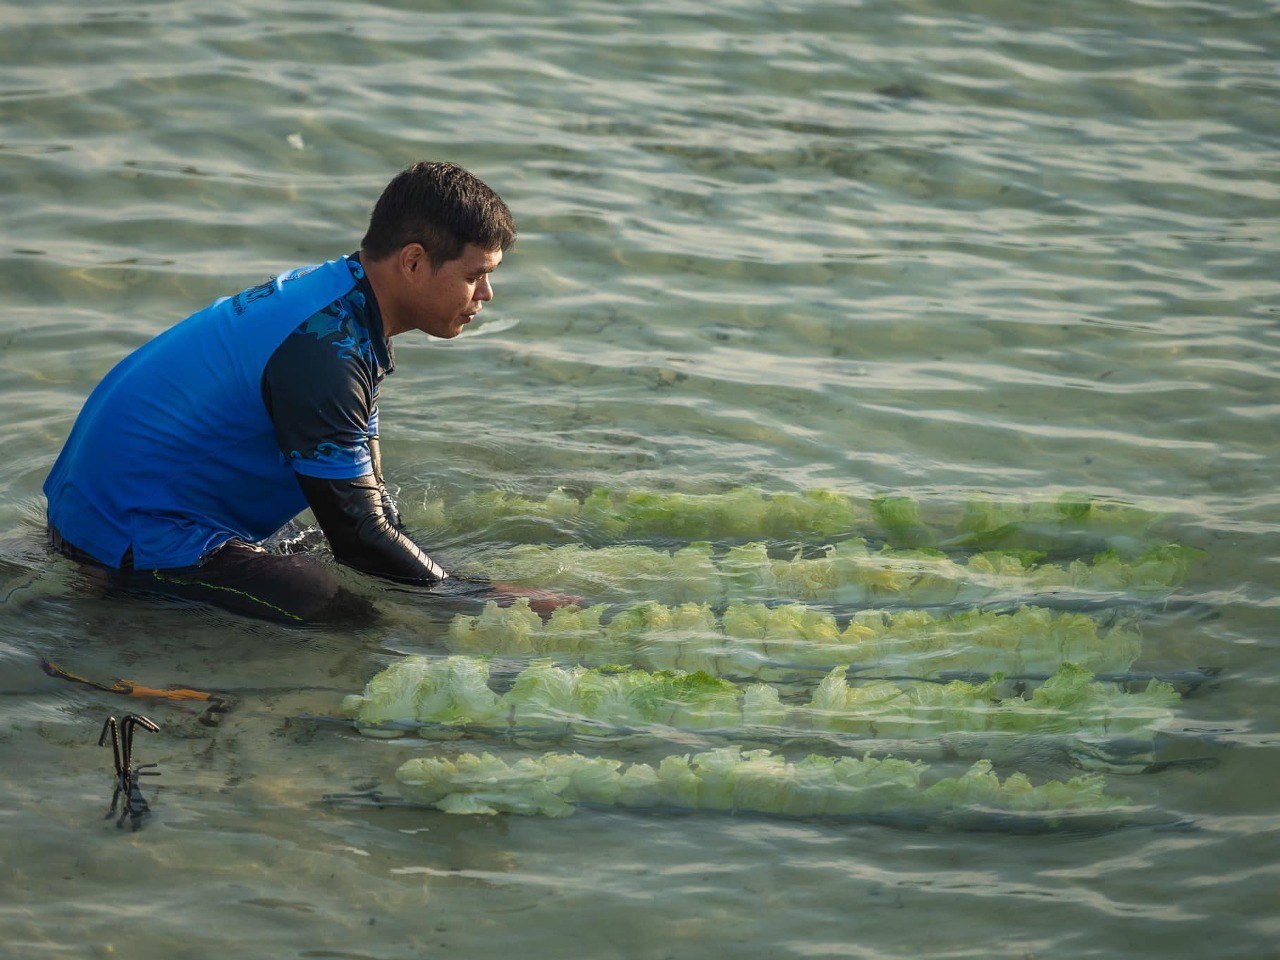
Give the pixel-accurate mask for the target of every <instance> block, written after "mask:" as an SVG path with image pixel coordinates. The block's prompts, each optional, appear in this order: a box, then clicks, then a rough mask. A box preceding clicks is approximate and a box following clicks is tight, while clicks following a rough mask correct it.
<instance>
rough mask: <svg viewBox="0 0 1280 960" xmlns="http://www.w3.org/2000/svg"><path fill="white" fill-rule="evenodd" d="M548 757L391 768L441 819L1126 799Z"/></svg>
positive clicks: (842, 772) (1098, 804) (1114, 802)
mask: <svg viewBox="0 0 1280 960" xmlns="http://www.w3.org/2000/svg"><path fill="white" fill-rule="evenodd" d="M621 766H622V764H621V763H620V762H619V761H617V760H607V759H601V758H592V757H583V756H580V755H578V754H556V753H548V754H545V755H543V756H542V757H538V758H532V757H526V758H523V759H521V760H517V761H515V762H514V763H510V764H508V763H507V762H506V761H504V760H502V759H500V758H498V757H495V756H493V755H492V754H488V753H485V754H481V755H478V756H477V755H475V754H469V753H468V754H463V755H461V756H459V757H457V758H454V759H448V758H444V757H420V758H416V759H413V760H409V761H407V762H406V763H404V764H403V765H402V766H401V767H400V768H399V769H398V770H397V771H396V779H397V781H399V783H400V788H401V791H402V793H403V795H404V796H405V798H406V799H408V800H410V801H412V802H414V803H419V804H424V805H429V806H433V807H436V808H437V809H440V810H443V811H445V812H446V813H470V814H475V813H485V814H492V813H499V812H502V813H522V814H541V815H543V816H550V817H563V816H568V815H569V814H570V813H572V812H573V810H574V805H575V804H578V803H589V804H596V805H605V806H612V805H617V806H623V807H674V808H678V809H684V810H723V811H731V810H741V811H751V812H757V813H768V814H779V815H783V816H798V817H810V816H848V815H886V814H894V813H908V814H915V815H920V814H926V815H935V816H937V815H948V814H954V813H956V812H960V811H965V810H975V809H978V810H982V811H1009V812H1020V813H1062V812H1078V811H1104V810H1112V809H1115V808H1117V807H1120V806H1123V805H1124V804H1125V802H1126V801H1124V800H1123V799H1120V798H1117V797H1111V796H1108V795H1107V794H1105V793H1104V792H1103V781H1102V778H1101V777H1098V776H1082V777H1074V778H1072V779H1071V780H1068V781H1065V782H1064V781H1049V782H1048V783H1045V784H1042V785H1040V786H1033V785H1032V784H1031V782H1030V781H1029V780H1028V779H1027V778H1026V777H1025V776H1023V775H1022V774H1016V773H1015V774H1013V775H1011V776H1010V777H1008V778H1007V779H1006V780H1003V781H1001V780H1000V779H999V778H998V777H997V776H996V775H995V774H994V773H993V772H992V769H991V764H990V763H989V762H987V761H985V760H982V761H979V762H977V763H975V764H974V765H973V767H971V768H970V769H969V771H968V772H967V773H965V774H964V775H962V776H959V777H948V778H944V779H941V780H937V781H936V782H934V783H933V784H932V785H929V786H924V785H923V781H924V779H925V778H926V774H927V772H928V768H927V767H926V766H925V765H924V764H921V763H918V762H914V761H907V760H896V759H882V760H878V759H874V758H870V757H865V758H861V759H858V758H853V757H844V758H841V759H835V758H831V757H821V756H810V757H807V758H806V759H804V760H800V761H798V762H795V763H792V762H788V761H787V760H785V759H784V758H782V757H780V756H777V755H775V754H772V753H770V752H769V751H767V750H747V751H743V750H742V749H741V748H739V747H724V748H721V749H719V750H712V751H709V752H706V753H697V754H693V755H686V756H672V757H667V758H665V759H664V760H662V761H661V762H660V763H659V764H658V765H657V766H656V767H654V766H652V765H650V764H647V763H633V764H631V765H630V766H629V767H627V768H626V769H625V770H620V768H621Z"/></svg>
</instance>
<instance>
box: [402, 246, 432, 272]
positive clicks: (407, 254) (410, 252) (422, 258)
mask: <svg viewBox="0 0 1280 960" xmlns="http://www.w3.org/2000/svg"><path fill="white" fill-rule="evenodd" d="M426 262H427V251H426V250H425V249H423V246H422V244H420V243H409V244H405V245H404V246H403V247H401V248H400V268H401V269H402V270H404V271H405V273H410V274H412V273H417V272H418V270H419V269H420V268H422V267H423V266H425V265H426Z"/></svg>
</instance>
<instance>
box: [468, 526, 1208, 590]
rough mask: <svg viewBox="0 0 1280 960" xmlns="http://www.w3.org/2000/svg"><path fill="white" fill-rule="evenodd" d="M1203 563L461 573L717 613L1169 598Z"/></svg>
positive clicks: (902, 561) (612, 562)
mask: <svg viewBox="0 0 1280 960" xmlns="http://www.w3.org/2000/svg"><path fill="white" fill-rule="evenodd" d="M1200 556H1201V552H1200V551H1198V550H1195V549H1192V548H1188V547H1182V546H1179V545H1177V544H1168V545H1165V546H1160V547H1153V548H1151V549H1150V550H1148V551H1146V552H1145V553H1143V554H1141V555H1140V556H1138V557H1137V558H1135V559H1131V560H1125V559H1122V558H1121V557H1120V556H1119V555H1118V554H1117V553H1115V552H1114V551H1105V552H1103V553H1100V554H1098V555H1097V556H1095V557H1094V558H1093V559H1092V560H1091V561H1083V560H1075V561H1072V562H1070V563H1068V564H1055V563H1039V562H1037V561H1038V560H1039V559H1040V557H1039V556H1038V555H1036V554H1028V553H1026V552H1025V551H988V552H984V553H978V554H974V555H972V556H970V557H969V558H968V559H967V560H963V561H961V560H956V559H953V558H952V557H949V556H948V555H946V554H944V553H941V552H939V551H936V550H928V549H917V550H891V549H888V548H885V549H881V550H873V549H871V548H870V547H869V546H868V544H867V543H866V541H865V540H860V539H853V540H845V541H842V542H841V543H839V544H836V545H835V546H829V547H826V548H824V549H823V551H822V553H821V554H820V555H819V556H814V557H804V556H796V557H795V558H794V559H791V560H785V559H777V558H773V557H770V556H769V553H768V550H767V548H766V546H765V545H764V544H763V543H750V544H744V545H741V546H737V547H733V548H731V549H729V550H728V551H727V552H725V553H723V554H721V555H719V556H716V555H715V553H714V551H713V550H712V547H711V545H710V544H707V543H694V544H690V545H689V546H687V547H683V548H681V549H679V550H675V551H672V552H667V551H664V550H655V549H652V548H649V547H642V546H634V545H628V546H616V547H602V548H598V549H589V548H585V547H582V546H579V545H577V544H571V545H567V546H562V547H548V546H541V545H531V544H524V545H520V546H516V547H513V548H511V549H510V550H509V551H506V552H504V553H501V554H498V555H496V556H491V557H489V558H487V559H485V560H483V561H481V560H473V561H471V562H470V563H467V564H463V565H462V568H461V570H460V571H459V572H460V573H462V574H464V575H486V576H490V577H492V578H493V579H495V580H503V581H507V582H514V583H522V584H527V585H531V586H537V587H545V588H550V589H554V590H560V591H565V592H569V593H576V594H581V595H585V596H590V597H596V598H599V599H601V600H628V599H632V600H634V599H640V598H642V599H649V600H656V601H659V602H662V603H686V602H694V603H711V604H718V603H723V602H725V601H729V600H735V599H737V600H752V599H760V600H764V599H791V600H810V601H821V602H825V603H835V604H842V605H850V606H871V605H875V604H878V603H884V602H894V603H900V604H912V605H918V606H936V605H942V604H951V603H969V602H976V601H981V600H985V599H989V598H991V597H993V596H999V595H1007V594H1017V595H1027V594H1036V593H1055V592H1073V593H1074V592H1083V593H1097V592H1101V593H1127V594H1132V595H1136V596H1140V597H1149V596H1154V597H1160V596H1165V595H1167V594H1168V593H1169V591H1170V590H1171V589H1172V588H1173V587H1175V586H1177V585H1178V584H1180V583H1181V582H1182V580H1183V579H1184V578H1185V577H1186V574H1187V570H1188V568H1189V567H1190V565H1191V564H1192V563H1193V562H1194V561H1195V560H1196V559H1198V558H1199V557H1200Z"/></svg>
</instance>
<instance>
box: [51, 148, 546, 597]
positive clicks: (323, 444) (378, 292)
mask: <svg viewBox="0 0 1280 960" xmlns="http://www.w3.org/2000/svg"><path fill="white" fill-rule="evenodd" d="M515 237H516V229H515V223H514V221H513V219H512V216H511V211H510V210H508V209H507V205H506V204H505V203H504V202H503V201H502V199H501V198H500V197H499V196H498V195H497V194H496V193H494V192H493V190H491V189H490V188H489V187H488V186H486V185H485V184H484V183H483V182H481V181H480V180H479V179H477V178H476V177H474V176H473V175H471V174H470V173H468V172H467V171H466V170H463V169H462V168H461V167H458V166H456V165H454V164H449V163H419V164H416V165H415V166H413V167H410V168H409V169H407V170H405V171H403V172H402V173H400V174H399V175H397V176H396V177H395V178H394V179H393V180H392V181H391V183H390V184H388V185H387V188H386V189H385V190H384V191H383V193H382V196H381V197H380V198H379V199H378V202H377V204H376V205H375V206H374V209H373V215H372V217H371V218H370V221H369V230H368V232H367V233H366V234H365V237H364V239H363V240H362V241H361V245H360V250H359V252H358V253H354V254H351V255H350V256H346V257H341V258H339V259H337V260H332V261H329V262H328V263H323V264H319V265H317V266H312V267H303V268H300V269H297V270H292V271H290V272H288V273H285V274H282V275H280V276H279V277H276V278H275V279H273V280H269V281H267V282H266V283H263V284H261V285H259V286H256V287H251V288H249V289H248V290H245V291H242V292H241V293H238V294H236V295H235V296H233V297H227V298H223V299H221V300H218V301H216V302H214V303H213V304H211V305H210V306H208V307H206V308H205V309H204V310H201V311H199V312H198V313H195V314H193V315H192V316H190V317H188V318H187V319H186V320H184V321H183V322H181V323H179V324H178V325H177V326H175V327H172V328H171V329H169V330H167V331H165V332H164V333H162V334H161V335H160V336H158V337H156V338H155V339H154V340H152V341H150V342H149V343H147V344H144V345H143V346H142V347H141V348H139V349H138V350H136V351H135V352H134V353H132V354H130V355H129V356H127V357H125V359H124V360H122V361H121V362H120V363H119V364H118V365H117V366H116V367H115V368H114V369H113V370H112V371H111V372H110V373H108V374H107V376H106V377H105V378H104V379H103V381H102V382H101V383H100V384H99V385H98V387H97V388H96V389H95V390H94V391H93V393H92V395H91V396H90V397H89V399H88V401H87V402H86V403H85V406H84V409H83V410H82V411H81V413H80V416H79V418H78V419H77V421H76V424H75V426H74V428H73V429H72V431H71V435H70V437H69V438H68V439H67V443H66V446H65V447H64V448H63V451H62V454H61V455H60V456H59V457H58V460H57V462H56V463H55V464H54V467H53V470H52V472H51V473H50V474H49V478H48V480H47V481H46V482H45V485H44V492H45V495H46V496H47V498H48V501H49V514H48V516H49V534H50V539H51V542H52V543H53V545H54V546H55V547H56V548H57V549H58V550H59V551H61V552H62V553H63V554H65V555H67V556H69V557H71V558H72V559H74V560H76V561H77V562H78V563H80V564H81V565H82V566H83V567H85V568H86V569H87V570H89V571H91V572H92V573H93V575H94V576H96V577H97V578H98V579H100V580H102V581H104V582H105V583H106V585H107V586H108V587H110V588H113V589H119V590H126V591H141V592H149V593H159V594H164V595H169V596H178V597H185V598H189V599H194V600H199V601H204V602H208V603H212V604H215V605H217V606H221V607H224V608H226V609H230V610H233V611H236V612H239V613H244V614H248V615H250V616H256V617H263V618H267V619H273V620H281V621H287V622H334V621H340V620H348V619H362V618H363V617H364V616H366V615H367V611H368V604H367V603H366V602H365V601H363V600H361V599H360V598H358V597H356V596H355V595H353V594H351V593H350V592H348V591H345V590H343V589H341V588H340V587H339V586H338V584H337V582H336V581H335V580H334V578H333V577H332V576H331V575H330V574H329V572H328V571H327V569H326V564H325V563H324V562H323V561H322V560H321V559H320V558H318V557H315V556H306V555H295V556H284V555H277V554H272V553H269V552H268V551H266V550H264V549H262V548H261V547H260V546H257V543H258V541H261V540H263V539H264V538H266V537H268V536H269V535H270V534H272V533H273V532H275V531H276V530H277V529H279V528H280V527H281V526H283V525H284V524H285V523H287V522H288V521H289V520H290V519H291V518H293V517H294V516H295V515H297V514H298V513H299V512H300V511H301V510H302V509H303V508H304V507H308V506H309V507H310V508H311V510H312V512H313V513H314V514H315V516H316V519H317V521H319V524H320V528H321V529H322V530H323V531H324V534H325V537H326V538H327V539H328V541H329V544H330V545H331V546H332V548H333V553H334V557H335V558H336V559H337V560H338V562H339V563H342V564H345V565H347V566H349V567H352V568H354V569H356V570H359V571H361V572H363V573H366V574H370V575H372V576H375V577H381V578H383V579H386V580H393V581H396V582H400V583H409V584H418V585H422V586H429V587H436V586H437V585H440V586H441V587H453V586H454V584H456V583H457V581H456V580H455V578H452V577H450V576H449V574H448V573H447V572H445V571H444V570H443V569H442V568H441V567H440V566H439V565H438V564H437V563H435V561H433V560H432V559H431V558H430V557H429V556H427V554H426V553H424V552H423V551H422V549H421V548H419V547H418V545H417V544H415V543H414V542H413V541H412V540H411V539H410V538H409V537H408V536H407V535H406V534H405V532H404V530H403V528H402V527H401V525H400V519H399V516H398V514H397V512H396V508H395V504H394V503H393V501H392V499H391V497H390V496H389V495H388V493H387V489H386V486H385V485H384V483H383V480H382V465H381V458H380V455H379V439H378V390H379V385H380V384H381V382H382V379H383V378H384V377H385V376H387V375H388V374H390V373H392V372H393V370H394V369H395V363H394V359H393V356H392V352H391V344H390V342H389V341H390V338H391V337H394V336H397V335H399V334H401V333H405V332H407V331H409V330H421V331H423V332H425V333H428V334H431V335H432V336H436V337H443V338H446V339H447V338H452V337H456V336H457V335H458V334H459V333H461V332H462V328H463V327H465V326H466V325H467V324H468V323H470V322H471V320H472V319H473V318H474V317H475V315H476V314H477V313H479V312H480V310H481V308H482V306H483V305H484V304H485V303H486V302H487V301H489V300H491V299H492V298H493V288H492V286H491V285H490V281H489V275H490V274H491V273H492V272H493V271H494V270H495V269H496V268H497V266H498V264H499V263H501V262H502V255H503V252H504V251H506V250H507V249H508V248H509V247H510V246H511V244H512V243H513V242H514V241H515ZM469 589H470V592H471V593H473V594H475V593H477V592H478V593H480V594H481V595H484V594H491V595H498V596H505V597H512V596H515V595H517V594H519V593H520V591H516V590H514V589H512V588H492V587H484V588H482V589H480V590H478V591H477V589H476V588H475V586H474V585H472V586H471V587H470V588H469ZM467 590H468V588H464V589H463V591H462V592H464V593H465V592H467ZM526 595H528V594H526ZM533 596H534V599H535V600H536V601H537V602H538V603H539V604H540V605H541V606H542V607H543V608H544V609H545V608H547V607H550V606H554V605H556V604H557V603H559V602H563V598H557V597H553V596H550V595H538V594H534V595H533Z"/></svg>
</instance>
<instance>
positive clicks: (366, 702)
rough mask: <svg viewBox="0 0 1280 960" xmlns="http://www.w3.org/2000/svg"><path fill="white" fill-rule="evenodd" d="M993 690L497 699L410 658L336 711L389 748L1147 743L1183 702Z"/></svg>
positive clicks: (473, 662)
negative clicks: (428, 743) (592, 741)
mask: <svg viewBox="0 0 1280 960" xmlns="http://www.w3.org/2000/svg"><path fill="white" fill-rule="evenodd" d="M999 680H1000V676H999V674H997V675H996V676H995V677H993V678H991V679H989V680H987V681H986V682H984V683H970V682H967V681H963V680H954V681H952V682H950V683H946V684H942V683H931V682H928V681H915V682H892V681H888V680H874V681H870V682H866V683H853V684H851V683H849V681H848V678H847V668H845V667H836V668H834V669H833V670H831V672H830V673H828V674H827V676H826V677H824V678H823V680H822V682H821V683H819V684H818V685H817V686H816V687H815V688H813V691H812V693H811V694H810V695H809V697H808V699H807V700H802V701H800V702H787V703H784V702H783V700H782V698H781V696H780V695H779V691H778V688H777V687H775V686H772V685H770V684H765V683H752V684H745V685H739V684H735V683H732V682H730V681H728V680H725V679H723V678H721V677H716V676H712V675H711V674H709V673H704V672H696V673H686V672H678V671H659V672H649V671H645V670H632V669H627V668H624V667H618V668H613V669H608V668H606V669H593V668H588V667H582V666H576V667H569V668H564V667H558V666H556V665H554V664H552V663H550V662H547V661H539V662H536V663H534V664H532V665H530V666H528V667H526V668H525V669H523V670H521V671H520V672H519V673H518V674H517V675H516V677H515V679H514V682H513V683H512V685H511V687H510V688H509V689H508V690H506V691H505V692H503V693H498V692H497V691H496V690H495V689H494V688H493V685H492V684H491V677H490V666H489V662H488V661H486V660H482V659H478V658H475V657H461V656H455V657H446V658H429V657H406V658H405V659H403V660H400V661H398V662H397V663H395V664H393V665H392V666H390V667H388V668H387V669H386V670H383V671H382V672H381V673H379V674H378V675H377V676H375V677H374V678H373V679H372V680H370V681H369V684H368V686H367V687H366V688H365V692H364V693H363V694H361V695H355V696H352V697H348V698H347V699H346V700H345V701H344V703H343V712H344V713H345V714H346V715H347V716H348V717H350V718H351V719H352V720H353V721H354V722H355V724H356V726H357V728H358V729H360V731H361V732H363V733H365V734H367V735H369V736H384V737H396V736H400V735H401V734H402V733H404V732H405V731H406V730H408V729H417V730H419V732H421V733H422V734H423V735H424V736H428V737H431V736H440V735H441V734H442V733H443V734H445V735H448V734H453V733H462V732H475V731H482V732H485V733H488V734H490V735H494V734H497V735H506V734H510V733H515V732H522V731H536V732H541V733H544V734H555V735H560V736H566V737H568V736H573V735H574V734H598V733H611V732H621V731H629V730H638V729H645V728H651V727H655V726H663V727H670V728H675V729H679V730H699V731H714V732H716V733H719V734H723V735H726V736H755V737H770V738H776V739H779V740H785V739H787V738H789V737H794V736H798V735H801V734H804V733H811V732H825V733H839V734H849V735H851V736H854V737H866V738H880V739H904V740H906V739H923V738H931V737H938V736H941V735H944V734H950V733H991V734H997V735H999V734H1016V735H1040V736H1060V735H1065V736H1073V737H1087V738H1098V739H1105V738H1109V737H1116V738H1120V737H1123V738H1128V739H1137V738H1143V739H1147V740H1150V739H1151V738H1152V737H1153V736H1154V734H1155V732H1156V731H1157V730H1158V729H1160V728H1161V727H1162V726H1164V725H1165V724H1167V723H1168V722H1169V720H1170V718H1171V716H1172V711H1173V709H1174V708H1175V707H1176V706H1177V704H1178V703H1179V700H1180V697H1179V694H1178V692H1177V691H1176V690H1175V689H1174V688H1173V687H1172V686H1171V685H1169V684H1167V683H1164V682H1161V681H1159V680H1155V679H1153V680H1151V681H1149V683H1148V685H1147V687H1146V689H1145V690H1143V691H1141V692H1137V693H1126V692H1124V691H1122V690H1120V689H1119V688H1117V687H1116V686H1115V685H1114V684H1109V683H1099V682H1097V681H1095V680H1094V679H1093V674H1092V673H1090V672H1089V671H1088V670H1085V669H1083V668H1081V667H1077V666H1074V665H1071V664H1067V665H1064V666H1063V667H1061V668H1060V669H1059V670H1058V672H1057V673H1055V674H1054V675H1053V676H1052V677H1050V678H1049V679H1048V680H1047V681H1046V682H1045V683H1043V684H1040V685H1038V686H1035V687H1033V688H1030V691H1029V692H1028V693H1025V694H1020V695H1013V696H1003V697H1002V696H1000V694H999V692H998V684H999Z"/></svg>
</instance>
